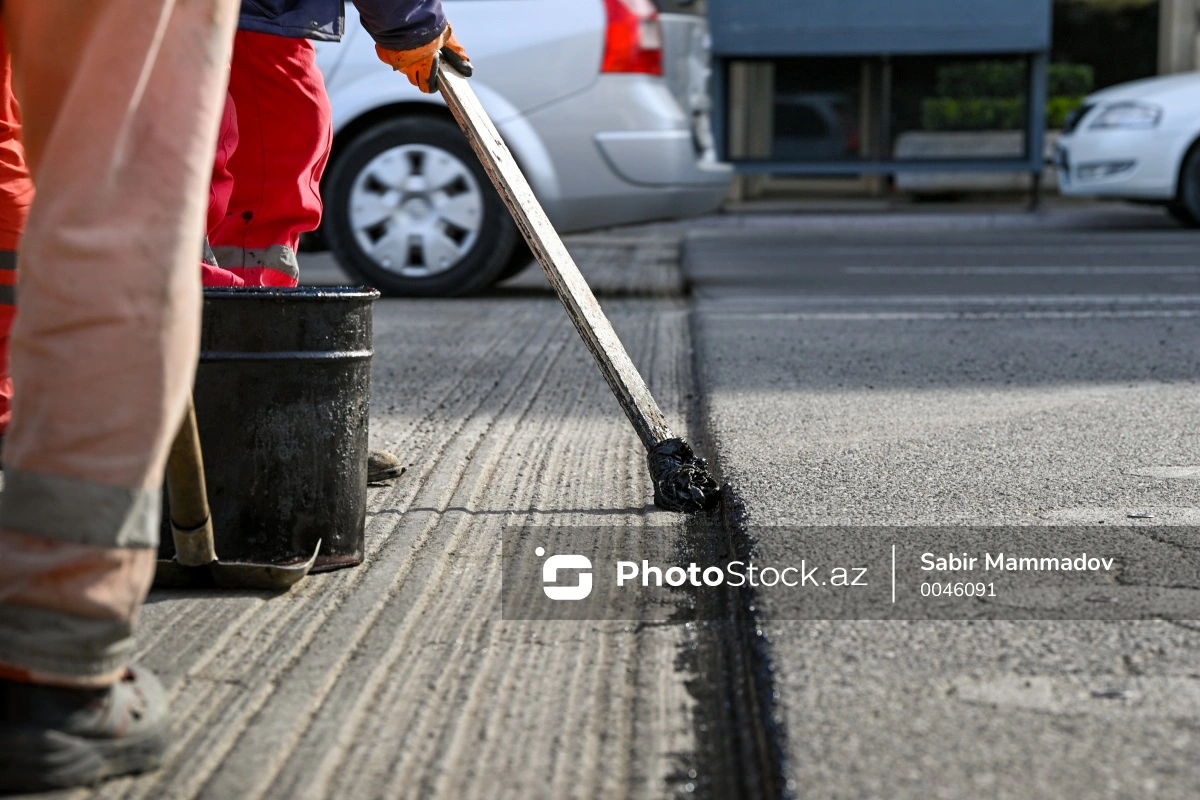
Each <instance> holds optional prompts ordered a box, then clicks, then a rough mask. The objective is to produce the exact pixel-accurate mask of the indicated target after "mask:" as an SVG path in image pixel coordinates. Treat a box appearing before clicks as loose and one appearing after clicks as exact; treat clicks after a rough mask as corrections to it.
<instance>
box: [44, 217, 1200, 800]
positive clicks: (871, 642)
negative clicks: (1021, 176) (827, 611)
mask: <svg viewBox="0 0 1200 800" xmlns="http://www.w3.org/2000/svg"><path fill="white" fill-rule="evenodd" d="M569 245H570V247H571V248H572V251H573V252H574V253H575V255H576V258H577V260H578V261H579V263H580V266H581V269H582V270H583V271H584V273H585V275H586V276H587V277H588V279H589V282H591V283H592V285H593V287H594V288H595V289H596V292H597V294H598V296H599V297H600V300H601V302H602V304H603V305H604V307H605V310H606V311H607V312H608V314H609V315H610V317H611V318H612V321H613V323H614V326H615V327H616V329H617V332H618V333H619V334H620V335H621V336H622V338H623V340H624V341H625V343H626V345H627V347H628V349H629V351H630V355H631V357H632V358H633V359H634V361H635V362H636V363H637V365H638V367H639V368H640V369H641V371H642V373H643V374H644V375H645V376H646V378H647V380H648V382H649V384H650V387H651V389H652V391H653V392H654V394H655V396H656V398H657V400H658V401H659V403H660V405H662V407H663V409H664V411H665V412H666V414H667V415H668V417H669V418H670V420H671V422H672V424H673V427H675V428H676V429H677V430H678V431H680V432H686V433H687V434H688V435H689V436H690V438H691V439H692V440H693V441H694V442H696V443H697V444H698V445H700V447H701V448H702V450H704V451H705V452H706V453H707V454H708V455H710V456H712V457H713V458H714V460H715V463H716V467H717V468H718V470H719V471H720V473H721V475H722V477H723V478H724V479H725V480H727V481H729V482H730V484H731V485H732V487H733V489H734V492H735V497H733V498H731V501H730V502H729V503H728V504H727V505H726V508H725V510H724V514H723V515H714V516H713V517H711V518H708V519H701V520H695V521H691V522H689V521H687V520H683V519H681V518H679V517H678V516H677V515H671V514H666V513H663V512H658V511H656V510H655V509H654V508H653V506H651V505H650V498H651V487H650V485H649V479H648V476H647V473H646V468H645V462H644V453H643V451H642V448H641V445H640V443H639V442H638V441H637V438H636V436H635V435H634V434H633V431H632V429H631V428H630V426H629V425H628V423H627V422H626V420H625V419H624V418H623V416H622V415H621V414H620V411H619V409H618V407H617V405H616V402H615V401H614V400H613V399H612V397H611V396H610V395H609V393H608V390H607V387H606V386H605V385H604V383H603V381H602V379H601V378H600V376H599V373H598V372H597V370H596V368H595V365H594V364H593V363H592V361H591V359H590V357H589V356H588V354H587V352H586V351H585V349H584V348H583V346H582V344H581V343H580V342H579V341H578V338H577V336H576V334H575V332H574V330H573V329H572V328H571V327H570V325H569V323H568V322H567V320H566V317H565V315H564V314H563V312H562V310H561V308H560V307H559V305H558V303H557V301H556V300H555V298H554V296H553V294H552V293H551V292H550V290H549V287H548V285H547V284H546V282H545V279H544V278H543V277H542V276H541V275H540V273H538V272H537V271H535V270H530V271H528V272H526V273H525V274H523V275H521V276H520V277H518V278H517V279H516V280H514V281H512V282H510V284H508V285H506V286H504V287H501V288H499V289H497V290H495V291H493V292H491V293H489V294H488V295H486V296H483V297H478V298H470V299H463V300H396V299H385V300H381V301H380V302H379V303H378V304H377V306H376V312H375V358H374V364H373V385H372V398H371V400H372V402H371V442H372V444H373V445H374V446H382V447H386V448H389V449H391V450H393V451H394V452H396V453H397V454H399V455H400V456H401V458H402V460H403V461H404V463H405V464H406V465H407V466H408V471H407V473H406V474H405V475H404V476H403V477H402V478H401V479H400V480H398V481H396V482H395V483H393V484H392V485H390V486H385V487H376V488H371V489H369V490H368V492H369V493H368V518H367V530H366V555H367V558H366V562H365V563H364V564H363V565H362V566H360V567H357V568H355V569H350V570H343V571H339V572H334V573H328V574H324V575H316V576H310V577H309V578H307V579H306V580H305V581H304V582H303V583H301V584H300V585H299V586H298V587H296V589H294V590H293V591H292V592H290V593H288V594H287V595H284V596H280V597H272V596H268V595H263V594H261V593H254V592H167V591H155V592H153V593H152V594H151V598H150V602H149V603H148V604H147V606H146V607H145V609H144V611H143V615H142V619H141V622H140V625H139V628H138V641H139V651H138V656H137V657H138V659H139V660H140V661H142V662H143V663H145V664H146V665H148V666H150V667H151V668H153V669H155V670H156V671H157V672H158V673H159V674H160V675H162V676H163V678H164V682H165V684H166V685H167V687H168V691H169V693H170V695H171V702H172V705H173V708H174V710H175V713H176V715H177V719H178V723H177V725H176V741H175V746H174V748H173V749H172V752H171V754H170V757H169V759H168V763H167V764H166V765H165V766H164V768H163V769H162V770H161V771H159V772H157V773H153V774H151V775H147V776H144V777H141V778H131V779H121V780H116V781H111V782H109V783H106V784H104V785H103V786H101V787H100V788H98V789H96V790H95V791H89V790H78V791H74V792H65V793H62V797H64V798H70V799H71V800H81V799H82V798H84V797H97V798H114V799H115V798H151V797H172V798H193V797H195V798H213V799H214V800H224V799H225V798H232V797H237V798H288V799H289V800H290V799H291V798H330V797H380V798H385V797H386V798H392V797H396V798H400V797H404V798H407V797H412V798H429V797H439V798H448V799H451V798H452V799H453V800H459V799H460V798H481V799H482V798H486V799H487V800H493V799H494V798H522V800H524V799H525V798H600V797H603V798H619V797H634V798H658V797H707V798H719V799H720V800H724V799H725V798H738V797H744V798H758V797H775V796H780V795H785V794H786V795H791V796H795V797H813V798H867V797H877V798H963V797H988V798H992V797H1002V798H1009V797H1011V798H1063V797H1086V798H1105V797H1113V798H1126V797H1147V796H1158V797H1168V798H1176V797H1177V798H1193V797H1196V796H1200V769H1198V768H1197V766H1196V763H1197V755H1196V754H1197V752H1198V751H1200V721H1198V720H1200V623H1187V622H1175V623H1168V622H1160V621H1151V622H1061V621H1058V622H1048V621H1041V622H994V621H993V622H989V621H977V622H965V621H964V622H945V621H942V622H929V621H923V622H908V621H855V620H845V621H833V622H831V621H795V620H794V618H795V617H797V616H800V615H801V614H802V612H803V608H801V607H799V606H798V605H797V603H798V601H797V600H796V598H795V597H794V596H789V595H772V596H770V597H768V596H765V595H764V596H756V595H752V594H741V593H728V594H725V595H722V596H721V597H719V598H717V601H716V602H713V603H710V610H711V608H716V609H717V611H719V612H720V613H716V614H714V615H713V616H715V617H716V619H715V620H713V621H708V620H704V619H699V620H696V619H691V618H689V617H688V613H686V612H689V608H690V607H686V606H685V605H681V606H680V608H679V609H675V611H679V612H681V613H680V614H679V616H678V617H675V616H672V618H671V619H669V620H667V621H657V622H646V623H639V622H631V621H622V620H594V621H589V622H580V621H537V620H517V619H507V620H506V619H503V618H502V617H503V615H502V608H501V591H500V590H501V583H502V580H501V571H500V562H501V538H502V536H501V533H502V531H503V530H504V528H505V526H553V527H555V528H557V529H560V530H561V529H571V528H572V527H574V528H578V529H581V530H582V529H588V530H593V531H594V530H600V529H604V528H608V529H610V530H614V531H620V532H622V535H626V536H629V537H631V539H633V540H635V541H636V542H638V546H639V547H641V548H643V549H644V550H645V551H648V552H652V553H657V557H660V558H669V557H671V554H673V553H687V552H699V551H703V549H704V547H705V546H712V547H716V548H718V549H719V548H720V547H722V546H733V547H741V546H745V545H746V544H747V542H746V538H745V536H744V535H743V532H742V530H741V529H740V528H738V525H740V524H742V523H746V524H747V525H748V532H749V534H750V535H751V536H752V537H753V539H754V541H753V548H754V550H753V552H754V556H755V558H756V559H760V560H763V561H764V562H766V561H771V560H774V561H776V562H779V563H782V562H785V561H788V560H790V559H793V558H795V557H798V556H802V555H803V554H804V552H805V544H806V540H805V538H804V535H803V530H804V529H805V528H806V527H809V526H813V525H856V526H877V527H878V526H888V525H892V526H895V525H939V526H955V525H958V526H962V525H977V524H993V525H1009V526H1018V525H1019V526H1024V527H1026V528H1028V529H1029V530H1033V531H1036V530H1038V529H1039V528H1040V529H1043V530H1044V529H1045V526H1047V525H1061V524H1075V525H1078V524H1086V525H1093V526H1096V525H1116V524H1122V525H1124V524H1131V515H1135V516H1137V519H1136V520H1132V524H1140V525H1170V526H1177V527H1178V530H1179V531H1181V532H1182V533H1181V534H1180V536H1181V537H1184V541H1183V543H1182V545H1180V546H1186V545H1187V543H1188V541H1189V540H1187V539H1186V535H1187V527H1186V526H1192V525H1195V524H1196V523H1197V522H1198V521H1200V511H1198V510H1197V508H1198V506H1200V503H1197V497H1196V492H1197V489H1198V488H1200V482H1198V479H1200V425H1198V424H1197V422H1196V420H1197V417H1198V414H1197V412H1198V411H1200V394H1198V393H1197V391H1196V389H1197V387H1196V383H1197V377H1198V376H1200V364H1198V363H1197V362H1198V361H1200V268H1198V267H1197V264H1198V263H1200V260H1198V258H1197V251H1198V250H1200V235H1197V234H1194V233H1192V232H1188V231H1182V230H1180V229H1178V228H1175V227H1172V226H1171V225H1170V224H1169V223H1167V222H1165V221H1164V219H1163V217H1162V216H1160V215H1158V214H1151V213H1145V212H1141V211H1137V210H1121V209H1118V210H1115V211H1113V210H1104V209H1101V210H1099V211H1088V210H1084V211H1071V212H1069V213H1068V212H1063V211H1058V212H1052V213H1047V214H1044V215H1039V216H1028V215H1023V214H986V213H985V214H978V213H975V214H972V213H966V214H963V213H957V212H956V213H953V214H950V215H946V214H938V213H933V214H886V215H876V216H871V215H842V216H837V215H833V216H827V217H818V216H813V215H808V216H804V217H784V216H778V217H733V216H727V217H716V218H710V219H706V220H699V221H693V222H689V223H677V224H665V225H658V226H646V227H642V228H637V229H625V230H619V231H612V232H607V233H601V234H594V235H590V236H583V237H573V238H572V239H571V241H570V242H569ZM681 256H682V257H681ZM302 262H303V263H302V274H303V275H304V276H305V279H306V280H307V281H309V282H315V283H345V282H347V279H346V278H345V276H343V275H341V274H340V272H339V271H338V270H337V268H336V267H335V266H334V265H333V264H332V262H331V261H330V260H329V258H328V257H327V256H323V255H311V254H305V256H304V258H303V259H302ZM681 263H682V269H681ZM689 285H690V292H689ZM738 498H740V500H741V502H743V503H744V510H740V507H739V506H738V505H737V504H736V503H735V502H733V500H736V499H738ZM860 535H862V534H861V532H860ZM1177 544H1178V543H1177ZM722 604H724V605H722ZM666 610H668V611H672V609H666ZM692 610H694V609H692ZM789 618H792V619H791V620H790V621H789Z"/></svg>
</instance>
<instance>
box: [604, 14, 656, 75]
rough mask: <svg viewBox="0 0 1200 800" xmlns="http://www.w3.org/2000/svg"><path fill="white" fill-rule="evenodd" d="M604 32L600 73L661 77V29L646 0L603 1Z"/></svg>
mask: <svg viewBox="0 0 1200 800" xmlns="http://www.w3.org/2000/svg"><path fill="white" fill-rule="evenodd" d="M604 8H605V10H606V11H607V12H608V32H607V35H606V36H605V41H604V60H603V61H602V62H601V64H600V71H601V72H642V73H646V74H649V75H662V74H663V69H662V28H661V27H660V26H659V22H658V10H657V9H656V8H655V7H654V3H652V2H650V0H604Z"/></svg>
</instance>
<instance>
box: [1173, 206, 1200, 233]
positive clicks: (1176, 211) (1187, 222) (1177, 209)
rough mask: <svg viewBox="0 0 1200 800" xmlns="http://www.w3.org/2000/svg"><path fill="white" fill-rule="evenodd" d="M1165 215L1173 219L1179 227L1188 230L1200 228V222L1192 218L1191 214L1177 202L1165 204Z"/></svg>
mask: <svg viewBox="0 0 1200 800" xmlns="http://www.w3.org/2000/svg"><path fill="white" fill-rule="evenodd" d="M1167 213H1168V214H1170V215H1171V216H1172V217H1174V219H1175V221H1176V222H1178V223H1179V224H1180V225H1183V226H1185V227H1188V228H1196V227H1200V220H1198V219H1196V218H1195V217H1193V216H1192V214H1191V212H1190V211H1188V210H1187V208H1186V207H1184V206H1183V205H1182V204H1181V203H1179V202H1171V203H1167Z"/></svg>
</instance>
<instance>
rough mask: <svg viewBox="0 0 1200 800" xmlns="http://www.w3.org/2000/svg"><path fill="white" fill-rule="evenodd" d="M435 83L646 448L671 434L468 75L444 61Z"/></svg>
mask: <svg viewBox="0 0 1200 800" xmlns="http://www.w3.org/2000/svg"><path fill="white" fill-rule="evenodd" d="M438 86H439V87H440V88H441V90H442V96H443V97H445V98H446V105H448V106H449V107H450V111H451V112H452V113H453V114H454V118H455V119H457V120H458V124H459V125H460V126H461V127H462V129H463V132H464V133H466V134H467V139H468V140H469V141H470V142H471V147H472V148H474V150H475V153H476V154H477V155H478V156H479V160H480V161H481V162H483V168H484V170H486V171H487V174H488V175H489V176H490V177H491V179H492V183H493V184H495V186H496V191H498V192H499V193H500V197H501V198H502V199H503V200H504V204H505V205H507V206H508V210H509V211H510V212H512V216H513V219H514V220H515V221H516V223H517V227H518V228H520V229H521V235H522V236H524V237H525V241H526V242H528V243H529V249H530V250H532V251H533V255H534V256H535V257H536V258H537V260H538V263H539V264H541V265H542V269H543V270H545V272H546V277H547V278H549V280H550V285H551V286H553V287H554V291H555V292H556V293H557V294H558V299H559V300H561V301H562V304H563V306H564V307H565V308H566V309H567V314H568V316H570V317H571V322H573V323H575V328H576V330H578V331H579V335H580V336H582V337H583V342H584V344H586V345H587V348H588V350H591V351H592V355H593V356H595V357H596V362H597V363H598V364H599V365H600V371H601V372H603V373H604V379H605V380H606V381H608V385H609V386H610V387H611V388H612V391H613V394H615V395H616V396H617V400H618V401H619V402H620V404H621V408H623V409H624V410H625V414H626V416H628V417H629V421H630V422H632V423H633V427H634V429H635V430H636V431H637V433H638V436H639V437H641V440H642V443H643V444H644V445H645V446H646V449H650V448H651V447H653V446H654V445H656V444H658V443H659V442H661V441H664V440H666V439H671V438H674V437H673V435H672V433H671V429H670V428H669V427H667V422H666V419H664V417H663V413H662V411H661V410H659V407H658V403H656V402H654V398H653V397H652V396H651V395H650V390H649V389H648V388H646V382H645V381H643V380H642V376H641V375H639V374H638V371H637V368H636V367H634V366H633V362H632V361H630V360H629V354H628V353H626V352H625V348H624V347H623V346H622V345H621V340H620V339H618V338H617V334H616V331H614V330H613V328H612V325H611V324H610V323H609V321H608V318H607V317H605V316H604V312H603V311H601V310H600V304H599V303H597V302H596V296H595V295H593V294H592V290H591V289H590V288H589V287H588V285H587V281H585V280H584V279H583V276H582V275H580V274H579V267H577V266H575V261H574V259H572V258H571V254H570V253H568V252H567V248H566V247H565V246H564V245H563V243H562V239H560V238H559V237H558V234H557V233H556V232H555V230H554V226H553V225H551V224H550V220H549V218H548V217H547V216H546V212H545V211H543V210H542V206H541V204H540V203H539V202H538V201H537V198H536V197H534V194H533V190H532V189H530V188H529V182H528V181H526V180H525V175H524V174H523V173H522V172H521V169H520V167H518V166H517V162H516V161H515V160H514V159H513V157H512V153H510V152H509V150H508V146H507V145H505V144H504V140H503V139H501V138H500V134H499V132H498V131H497V130H496V126H495V125H493V124H492V121H491V119H490V118H489V117H488V115H487V112H485V111H484V110H483V106H481V105H480V104H479V98H477V97H476V96H475V91H474V90H473V89H472V88H471V86H470V84H469V83H468V82H467V79H466V78H464V77H463V76H462V75H460V74H459V73H458V71H457V70H455V69H454V68H453V67H451V66H449V65H447V64H446V63H445V62H443V63H442V65H441V67H440V72H439V73H438Z"/></svg>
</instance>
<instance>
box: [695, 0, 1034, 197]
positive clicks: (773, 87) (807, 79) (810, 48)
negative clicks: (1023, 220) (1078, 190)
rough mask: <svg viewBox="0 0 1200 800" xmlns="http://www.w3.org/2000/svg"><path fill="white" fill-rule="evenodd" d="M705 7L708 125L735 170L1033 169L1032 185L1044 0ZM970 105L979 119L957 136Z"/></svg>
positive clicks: (756, 1) (779, 1) (817, 0)
mask: <svg viewBox="0 0 1200 800" xmlns="http://www.w3.org/2000/svg"><path fill="white" fill-rule="evenodd" d="M708 16H709V23H710V27H711V31H712V50H713V59H714V64H713V67H714V68H713V101H714V109H713V111H714V135H715V137H716V141H717V147H718V152H719V153H720V155H721V157H722V158H723V159H724V160H727V161H730V162H731V163H733V164H734V165H735V167H736V169H737V170H738V171H739V172H741V173H743V174H749V175H753V174H776V175H792V176H836V175H865V174H897V173H903V172H921V171H925V172H951V171H970V172H988V171H995V172H1024V171H1028V172H1030V173H1031V174H1033V175H1034V176H1035V177H1034V181H1035V187H1036V185H1037V184H1036V182H1037V180H1038V179H1039V178H1040V175H1041V171H1042V168H1043V149H1044V141H1045V127H1046V94H1047V72H1048V67H1049V53H1050V43H1051V0H1004V2H996V0H708ZM963 87H965V88H963ZM1013 87H1015V88H1013ZM939 92H941V93H943V94H945V93H950V94H951V95H953V94H954V93H955V92H958V93H960V94H964V95H969V96H965V97H962V98H956V97H954V96H950V97H942V96H935V95H937V94H938V93H939ZM979 92H982V93H984V94H985V95H986V94H987V93H988V92H992V93H995V94H998V95H1003V96H1000V97H995V98H989V97H986V96H985V97H982V98H981V97H978V96H976V94H977V93H979ZM997 109H999V111H1000V112H1007V116H1004V119H1003V120H1001V121H1000V122H997V123H996V125H997V126H999V125H1000V124H1001V122H1003V127H1004V130H1001V131H994V132H991V138H990V139H989V138H987V137H986V136H984V135H983V134H982V133H980V132H979V130H978V126H979V125H981V124H982V125H984V126H986V125H987V124H988V116H987V115H988V114H993V115H994V116H995V115H996V114H997V113H998V112H997ZM968 112H969V113H973V114H974V115H975V116H976V117H979V118H980V119H982V120H983V121H982V122H980V121H979V119H977V120H975V121H974V123H972V124H974V125H975V126H976V128H975V129H974V130H975V133H973V134H972V135H973V136H974V138H973V139H969V140H964V139H963V138H962V136H961V134H960V133H959V132H958V131H957V130H956V129H955V124H956V115H958V116H962V117H964V118H965V117H966V116H969V114H968ZM997 119H999V117H997ZM930 131H934V132H935V135H934V136H930ZM984 133H987V132H986V131H985V132H984ZM1022 134H1023V135H1022ZM955 135H957V136H959V144H958V146H951V147H949V148H946V147H945V146H943V145H938V146H935V147H932V148H930V147H924V148H922V146H920V145H921V142H922V141H925V142H928V141H934V142H935V143H936V142H939V141H941V142H945V141H949V142H950V144H954V141H955V140H954V136H955ZM938 137H941V138H940V139H939V138H938ZM1000 140H1003V141H1004V142H1006V143H1007V144H1006V145H1005V147H1004V148H1002V152H1001V153H999V154H989V148H988V147H984V146H979V143H986V142H995V141H1000ZM972 142H975V143H976V144H975V145H972ZM914 143H915V146H909V145H910V144H914ZM898 145H899V146H898ZM1014 146H1015V150H1014ZM939 147H941V150H940V151H939ZM992 150H993V151H994V148H992Z"/></svg>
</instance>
